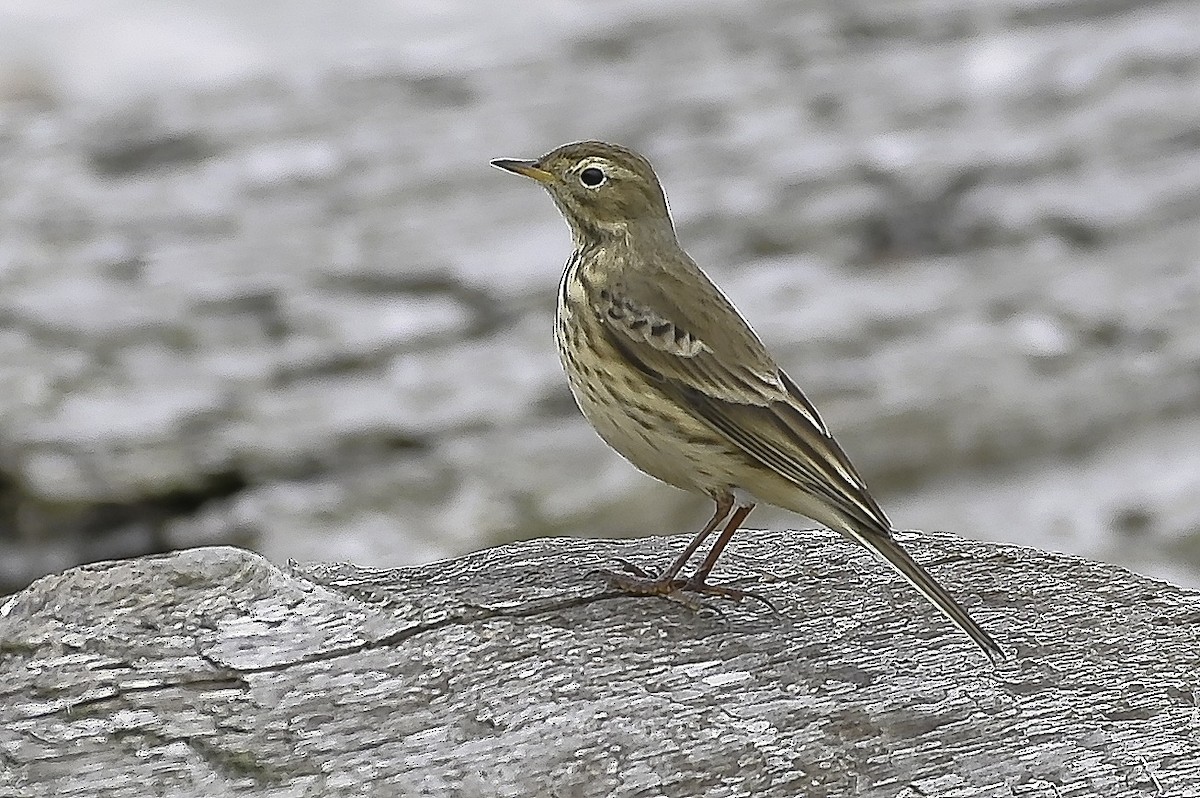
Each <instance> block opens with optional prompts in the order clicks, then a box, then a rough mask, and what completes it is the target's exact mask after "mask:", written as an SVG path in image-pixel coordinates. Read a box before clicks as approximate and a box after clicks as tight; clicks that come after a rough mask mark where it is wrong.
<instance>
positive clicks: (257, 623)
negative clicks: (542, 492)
mask: <svg viewBox="0 0 1200 798" xmlns="http://www.w3.org/2000/svg"><path fill="white" fill-rule="evenodd" d="M683 542H684V541H683V539H681V538H676V539H671V540H667V541H664V540H643V541H637V542H633V543H616V542H600V541H583V540H565V539H559V540H542V541H536V542H531V543H524V544H518V545H511V546H506V547H502V548H499V549H493V550H489V551H486V552H481V553H479V554H476V555H472V556H470V557H466V558H464V559H461V560H456V561H452V562H446V563H440V564H436V565H430V566H426V567H423V568H410V569H402V570H398V571H382V570H373V569H364V568H360V567H356V566H351V565H342V564H324V565H304V566H300V565H295V564H293V565H292V566H290V567H289V568H287V569H282V570H281V569H279V568H276V567H275V566H273V565H270V564H269V563H267V562H266V561H264V560H263V559H261V558H260V557H258V556H256V555H253V554H250V553H249V552H246V551H242V550H238V549H233V548H208V549H198V550H191V551H184V552H178V553H175V554H171V555H167V556H163V557H155V558H144V559H136V560H129V561H125V562H115V563H114V562H110V563H100V564H96V565H91V566H85V567H83V568H79V569H75V570H72V571H69V572H67V573H66V574H63V575H61V576H50V577H46V578H44V579H41V580H39V581H38V582H36V583H35V584H34V585H32V586H31V587H30V588H28V589H27V590H25V591H24V592H22V593H20V594H18V595H16V596H13V597H12V598H10V599H9V600H7V601H6V602H4V603H3V605H0V655H2V656H0V677H2V678H0V750H2V751H3V752H4V760H5V767H4V768H2V769H0V794H4V795H14V796H15V795H21V796H25V797H26V798H37V797H38V796H56V798H65V797H66V796H93V795H105V796H111V798H121V797H122V796H142V795H146V794H170V795H180V796H185V795H204V796H210V797H212V796H223V795H257V796H262V795H270V796H308V795H321V796H342V795H346V796H350V795H364V794H365V795H443V796H460V795H461V796H474V795H479V796H483V795H488V796H493V795H512V796H518V795H521V796H524V795H562V796H579V797H580V798H582V797H583V796H593V795H594V796H635V795H638V796H640V795H656V796H657V795H662V796H694V795H729V796H749V795H755V796H794V795H799V794H803V795H818V796H823V795H847V794H854V795H859V796H864V797H866V796H895V795H906V794H913V795H918V794H919V795H939V796H951V795H971V796H1007V795H1013V794H1023V793H1029V794H1039V793H1042V792H1045V793H1047V794H1051V793H1054V794H1060V795H1074V796H1081V798H1082V797H1083V796H1111V795H1141V794H1150V795H1173V796H1175V795H1177V796H1189V795H1196V794H1200V772H1198V771H1197V763H1200V742H1198V741H1197V739H1196V735H1195V724H1196V702H1195V688H1194V682H1195V673H1196V671H1197V668H1200V653H1198V652H1200V639H1198V637H1197V626H1196V623H1195V619H1196V617H1197V612H1200V594H1197V593H1196V592H1195V591H1188V590H1183V589H1180V588H1175V587H1172V586H1170V585H1166V584H1163V583H1161V582H1155V581H1153V580H1150V579H1146V578H1144V577H1139V576H1135V575H1133V574H1131V573H1129V572H1127V571H1123V570H1121V569H1119V568H1116V567H1113V566H1110V565H1102V564H1099V563H1094V562H1088V561H1085V560H1081V559H1077V558H1073V557H1067V556H1064V555H1057V554H1045V553H1042V552H1038V551H1035V550H1032V549H1023V548H1016V547H1007V546H996V545H991V544H978V543H967V542H964V541H963V540H961V539H958V538H955V537H952V536H945V535H931V536H926V537H924V538H923V539H922V540H921V541H920V542H914V543H913V544H912V548H913V550H914V553H915V555H916V556H917V557H918V558H920V559H921V560H923V561H925V562H927V563H930V567H931V568H932V569H933V570H934V572H935V573H936V575H937V577H938V578H939V579H940V580H943V581H944V582H945V584H946V585H947V586H948V588H950V589H951V590H952V591H953V592H955V593H956V594H958V595H959V596H961V597H962V598H963V600H964V602H965V603H966V604H967V605H968V606H969V607H970V609H971V611H972V613H973V614H974V615H975V616H976V618H977V619H978V620H979V621H980V622H981V623H982V624H983V625H985V626H986V627H987V628H989V629H990V630H991V631H993V632H994V633H995V635H996V636H997V637H998V638H999V639H1000V640H1001V641H1002V643H1003V644H1004V646H1005V647H1006V648H1007V650H1008V651H1009V653H1010V654H1011V655H1012V658H1011V660H1010V661H1009V662H1007V663H1003V664H1001V665H999V666H997V667H995V668H993V667H992V666H990V665H988V664H987V663H986V660H985V659H984V658H983V656H982V655H981V654H980V653H979V651H978V650H976V649H974V648H973V646H972V644H971V643H970V642H969V641H968V640H966V639H965V638H964V637H963V636H961V635H960V634H958V633H957V632H956V631H955V630H953V629H952V628H949V627H948V625H947V623H946V622H945V621H944V620H943V619H942V618H941V617H940V616H939V615H937V614H936V613H935V612H934V611H933V610H932V609H931V608H930V607H928V606H927V605H926V604H925V603H924V602H923V601H922V600H921V599H920V598H919V597H917V596H916V594H915V593H914V592H913V591H912V590H910V589H908V588H907V586H906V585H904V584H903V583H902V582H900V581H899V580H898V578H896V577H893V576H892V575H891V574H890V572H889V571H888V570H887V569H886V568H885V567H884V566H883V565H881V564H880V563H878V562H877V561H875V560H873V559H872V558H871V557H870V556H869V555H868V554H867V553H865V552H863V551H862V550H860V549H858V548H857V547H854V546H853V545H851V544H849V543H847V542H846V541H844V540H842V539H840V538H838V537H837V536H835V535H833V534H831V533H822V532H788V533H757V532H746V533H744V534H742V535H739V536H738V537H736V538H735V539H734V542H733V545H732V546H731V548H730V551H729V553H728V554H727V555H726V557H725V558H724V559H723V560H722V564H721V568H720V569H719V570H720V576H721V578H722V579H731V580H734V581H735V582H736V583H737V584H740V585H742V586H743V587H746V588H749V589H752V590H755V591H760V592H761V593H763V594H764V595H767V596H769V597H770V599H771V600H772V601H773V602H775V603H776V604H778V606H779V609H780V614H778V615H775V614H772V613H771V612H770V611H768V610H767V609H766V608H764V607H763V606H761V605H759V604H757V603H755V602H748V603H746V604H745V605H742V604H732V603H728V602H717V603H711V602H709V603H708V604H707V606H705V607H703V608H701V609H699V610H696V609H691V608H689V607H687V606H684V605H682V604H678V603H674V602H670V601H666V600H662V599H647V598H631V597H628V596H619V595H615V594H614V593H612V592H610V591H608V589H607V588H606V587H605V586H604V584H603V581H602V580H600V579H598V578H596V577H589V576H588V575H587V571H588V570H589V569H592V568H598V567H608V566H612V565H613V558H614V557H616V556H621V557H628V558H633V559H634V560H637V561H640V562H643V563H644V564H647V565H650V564H653V563H660V562H663V561H665V560H666V559H667V558H669V557H670V554H671V552H672V551H673V550H674V549H676V548H677V547H679V546H682V545H683Z"/></svg>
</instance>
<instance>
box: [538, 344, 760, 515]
mask: <svg viewBox="0 0 1200 798" xmlns="http://www.w3.org/2000/svg"><path fill="white" fill-rule="evenodd" d="M576 332H577V333H578V331H576ZM565 344H566V342H565V339H564V335H563V334H562V333H561V327H560V335H559V355H560V358H561V360H562V364H563V369H564V370H565V371H566V373H567V379H568V381H569V383H570V386H571V393H572V394H573V395H574V396H575V402H576V404H578V405H579V409H580V410H581V411H582V412H583V415H584V416H585V417H586V418H587V420H588V421H589V422H591V424H592V426H593V427H594V428H595V430H596V432H597V433H599V435H600V437H601V438H603V439H604V441H605V443H607V444H608V445H609V446H611V447H612V448H613V449H614V450H616V452H617V453H618V454H620V455H621V456H622V457H624V458H625V459H626V460H628V461H629V462H630V463H632V464H633V465H635V466H636V467H637V468H638V469H640V470H642V471H644V472H645V473H647V474H649V475H650V476H652V477H655V478H657V479H660V480H662V481H663V482H666V483H668V484H670V485H674V486H676V487H678V488H683V489H684V490H690V491H696V492H701V493H705V494H708V495H713V494H714V493H724V492H726V491H727V490H729V489H730V488H731V487H733V486H735V485H736V484H737V480H736V478H735V476H734V475H735V474H736V473H737V470H738V468H737V466H738V464H739V463H740V462H741V461H742V460H743V459H744V456H743V455H742V454H741V453H740V452H739V451H738V450H737V449H736V448H735V447H733V446H732V445H731V444H730V443H728V442H727V441H725V440H724V439H723V438H722V437H721V436H720V435H719V434H718V433H717V432H716V431H714V430H713V429H712V428H711V427H709V426H708V425H707V424H705V423H704V422H703V421H701V420H700V419H698V418H696V417H694V416H692V415H691V414H689V413H688V412H687V411H686V410H684V409H682V408H680V407H678V406H677V405H675V404H674V403H673V402H672V401H671V400H670V399H669V398H668V397H667V396H666V395H664V394H663V393H662V392H661V391H659V390H658V389H657V388H656V387H655V386H654V385H653V384H651V383H650V382H649V381H648V380H646V379H645V378H644V377H643V376H642V373H641V372H640V371H637V370H636V369H635V368H633V367H632V366H630V365H628V364H626V363H625V361H624V360H623V359H622V358H621V356H620V354H619V353H618V352H617V351H616V350H615V349H614V348H612V347H611V346H610V345H609V344H608V343H607V342H606V341H604V339H603V337H602V336H600V335H595V336H589V343H588V347H587V351H589V352H590V353H591V354H590V355H582V354H581V351H580V348H579V347H575V346H567V345H565Z"/></svg>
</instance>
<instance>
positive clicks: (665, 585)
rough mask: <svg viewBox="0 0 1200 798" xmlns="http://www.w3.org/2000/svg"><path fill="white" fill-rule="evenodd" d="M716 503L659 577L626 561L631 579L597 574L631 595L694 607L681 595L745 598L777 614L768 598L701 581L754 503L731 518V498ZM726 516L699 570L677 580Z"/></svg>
mask: <svg viewBox="0 0 1200 798" xmlns="http://www.w3.org/2000/svg"><path fill="white" fill-rule="evenodd" d="M715 501H716V503H717V509H716V512H715V513H713V517H712V518H711V519H710V520H709V522H708V523H707V524H705V525H704V528H703V529H701V530H700V532H698V533H697V534H696V536H695V537H694V538H692V542H691V543H689V544H688V546H687V548H686V549H684V550H683V552H682V553H680V555H679V556H678V557H676V558H675V561H674V562H673V563H671V567H670V568H668V569H667V570H666V571H664V572H663V573H662V574H661V575H660V576H657V577H652V576H650V575H649V574H647V573H646V572H645V571H643V570H642V569H641V568H638V567H637V566H636V565H634V564H633V563H630V562H625V563H623V564H624V566H625V567H626V568H627V570H628V571H629V572H630V574H633V575H632V576H631V575H630V574H618V573H613V572H611V571H600V572H599V573H601V574H603V575H604V576H606V577H608V580H609V582H610V583H612V585H613V586H614V587H616V588H618V589H620V590H622V591H623V592H625V593H631V594H633V595H637V596H664V597H666V598H669V599H674V600H676V601H679V602H681V603H683V604H687V605H689V606H698V605H696V604H695V602H693V601H690V600H688V599H686V598H684V597H683V595H682V594H683V593H684V592H687V593H700V594H702V595H706V596H720V597H721V598H727V599H732V600H733V601H740V600H741V599H744V598H752V599H757V600H758V601H761V602H762V603H763V604H766V605H767V606H768V607H769V608H770V609H771V611H772V612H775V613H778V612H779V610H778V609H776V607H775V605H774V604H772V603H771V602H770V601H767V599H765V598H763V597H762V596H760V595H758V594H757V593H752V592H750V591H749V590H741V589H739V588H736V587H728V586H725V585H710V584H708V583H707V582H705V581H704V580H705V579H706V578H707V577H708V574H709V572H710V571H712V569H713V566H714V565H715V564H716V562H717V558H718V557H720V556H721V552H722V551H724V550H725V547H726V546H727V545H729V540H730V538H732V537H733V533H734V532H737V530H738V527H739V526H741V523H742V521H744V520H746V516H748V515H750V511H751V510H753V509H754V505H753V504H751V505H749V506H743V507H738V508H737V509H736V510H734V512H733V515H731V516H730V515H729V511H730V510H731V509H732V508H733V497H732V496H730V495H728V494H727V495H725V496H722V497H720V498H717V499H715ZM726 516H729V521H728V523H726V524H725V528H724V529H723V530H722V531H721V534H720V536H719V537H718V538H717V542H716V543H714V544H713V546H712V548H711V549H709V551H708V554H707V555H705V557H704V562H702V563H701V564H700V567H699V568H697V569H696V572H695V573H694V574H692V575H691V576H690V577H688V578H687V579H680V578H679V572H680V571H682V570H683V567H684V566H685V565H686V564H687V561H688V560H689V559H691V556H692V555H693V554H695V553H696V549H698V548H700V544H702V543H703V542H704V539H705V538H707V537H708V536H709V535H710V534H711V533H712V531H713V530H714V529H716V528H717V525H718V524H720V523H721V521H722V520H724V519H725V517H726Z"/></svg>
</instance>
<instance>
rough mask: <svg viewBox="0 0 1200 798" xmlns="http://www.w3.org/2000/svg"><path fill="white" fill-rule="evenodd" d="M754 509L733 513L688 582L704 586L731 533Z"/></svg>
mask: <svg viewBox="0 0 1200 798" xmlns="http://www.w3.org/2000/svg"><path fill="white" fill-rule="evenodd" d="M753 509H754V505H753V504H751V505H749V506H747V507H739V508H737V510H735V511H734V513H733V515H732V516H731V517H730V519H729V523H728V524H726V525H725V528H724V529H722V530H721V534H720V536H718V537H717V542H716V543H714V544H713V545H712V548H711V549H709V550H708V554H707V555H705V557H704V562H702V563H700V567H699V568H697V569H696V573H694V574H692V576H691V578H690V579H688V582H691V583H692V584H693V585H695V586H697V587H699V586H703V585H704V580H705V579H707V578H708V575H709V573H710V572H711V571H712V569H713V566H714V565H716V564H717V558H718V557H720V556H721V552H723V551H724V550H725V547H726V546H728V545H729V541H730V539H731V538H732V537H733V533H734V532H737V531H738V527H739V526H741V525H742V521H745V520H746V516H748V515H750V511H751V510H753Z"/></svg>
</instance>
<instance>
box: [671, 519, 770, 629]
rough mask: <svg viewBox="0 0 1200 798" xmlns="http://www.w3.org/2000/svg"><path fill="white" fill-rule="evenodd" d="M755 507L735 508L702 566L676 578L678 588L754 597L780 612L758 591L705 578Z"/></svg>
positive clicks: (735, 598)
mask: <svg viewBox="0 0 1200 798" xmlns="http://www.w3.org/2000/svg"><path fill="white" fill-rule="evenodd" d="M753 509H754V505H753V504H751V505H749V506H742V507H738V508H737V509H736V510H734V512H733V515H731V516H730V517H729V523H727V524H726V525H725V528H724V529H723V530H721V534H720V535H719V536H718V537H717V542H716V543H714V544H713V545H712V548H711V549H709V550H708V554H706V555H705V557H704V562H702V563H700V567H699V568H697V569H696V572H695V573H694V574H692V575H691V576H690V577H688V578H687V579H684V580H682V581H681V580H675V582H674V584H675V585H678V587H677V589H678V590H686V591H688V592H691V593H702V594H704V595H707V596H720V597H722V598H727V599H732V600H734V601H740V600H742V599H744V598H752V599H757V600H758V601H761V602H762V603H763V604H766V605H767V606H768V607H769V608H770V609H771V611H772V612H774V613H776V614H778V613H779V610H778V609H776V607H775V605H774V604H772V603H771V602H769V601H767V600H766V599H765V598H763V597H762V596H760V595H759V594H757V593H752V592H750V591H749V590H741V589H739V588H736V587H729V586H727V585H710V584H708V582H706V581H705V580H706V579H707V578H708V575H709V573H710V572H711V571H712V569H713V566H714V565H716V564H717V558H718V557H720V556H721V552H723V551H724V550H725V547H726V546H728V545H729V541H730V539H731V538H732V537H733V533H734V532H737V530H738V527H739V526H741V524H742V521H745V520H746V516H748V515H750V511H751V510H753Z"/></svg>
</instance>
